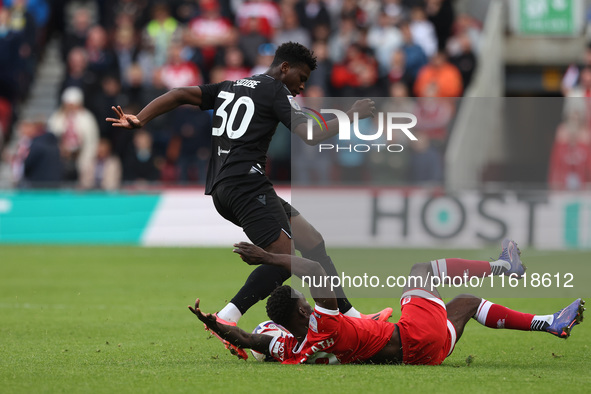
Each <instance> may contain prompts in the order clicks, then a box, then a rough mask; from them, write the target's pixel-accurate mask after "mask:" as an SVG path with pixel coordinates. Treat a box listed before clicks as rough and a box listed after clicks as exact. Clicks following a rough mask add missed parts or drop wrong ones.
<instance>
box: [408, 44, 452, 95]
mask: <svg viewBox="0 0 591 394" xmlns="http://www.w3.org/2000/svg"><path fill="white" fill-rule="evenodd" d="M462 91H463V86H462V75H461V74H460V72H459V71H458V68H457V67H456V66H454V65H453V64H451V63H449V62H448V61H447V55H446V54H445V52H444V51H439V52H437V54H436V55H435V56H433V57H432V58H431V61H430V62H429V64H427V65H426V66H424V67H423V68H422V69H421V71H419V75H418V76H417V79H416V81H415V85H414V93H415V95H416V96H418V97H460V96H461V95H462Z"/></svg>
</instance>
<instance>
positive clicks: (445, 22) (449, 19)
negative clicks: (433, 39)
mask: <svg viewBox="0 0 591 394" xmlns="http://www.w3.org/2000/svg"><path fill="white" fill-rule="evenodd" d="M425 11H426V14H427V16H428V18H429V21H431V23H432V24H433V26H434V27H435V34H436V36H437V43H438V46H439V49H445V47H446V45H447V40H448V39H449V37H450V36H451V33H452V26H453V24H454V20H455V13H454V8H453V5H452V3H451V0H427V2H426V5H425Z"/></svg>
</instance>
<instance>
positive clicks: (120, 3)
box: [99, 0, 154, 29]
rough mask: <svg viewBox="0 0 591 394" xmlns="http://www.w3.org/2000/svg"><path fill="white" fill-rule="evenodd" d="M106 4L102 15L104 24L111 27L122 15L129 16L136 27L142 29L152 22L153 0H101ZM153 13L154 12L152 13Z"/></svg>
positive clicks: (100, 1)
mask: <svg viewBox="0 0 591 394" xmlns="http://www.w3.org/2000/svg"><path fill="white" fill-rule="evenodd" d="M99 3H102V4H103V5H104V6H103V7H102V9H103V10H104V15H103V16H102V23H101V24H102V25H103V26H105V27H106V28H108V29H110V28H112V27H113V24H116V23H117V21H118V18H119V17H120V16H121V15H125V16H126V17H128V18H129V19H130V20H131V21H132V23H133V25H134V26H135V29H141V28H143V27H144V26H146V25H147V24H148V23H149V22H150V13H151V12H153V10H152V9H150V8H149V6H150V5H151V4H153V3H154V1H153V0H99ZM152 15H153V14H152Z"/></svg>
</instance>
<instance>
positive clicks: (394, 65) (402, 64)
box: [388, 49, 414, 90]
mask: <svg viewBox="0 0 591 394" xmlns="http://www.w3.org/2000/svg"><path fill="white" fill-rule="evenodd" d="M388 80H389V81H390V83H391V84H397V83H401V84H403V85H405V86H406V88H407V89H408V90H410V89H411V88H412V84H413V82H414V79H413V77H412V76H411V73H410V72H409V70H408V69H407V68H406V55H405V54H404V50H402V49H399V50H397V51H395V52H394V53H392V60H391V62H390V71H389V73H388Z"/></svg>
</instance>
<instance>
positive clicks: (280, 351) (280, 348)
mask: <svg viewBox="0 0 591 394" xmlns="http://www.w3.org/2000/svg"><path fill="white" fill-rule="evenodd" d="M284 352H285V344H284V343H283V341H281V340H280V339H278V340H276V341H275V344H274V345H273V350H272V351H271V354H273V356H275V357H277V358H280V359H282V360H283V357H284V356H285V354H284Z"/></svg>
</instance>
